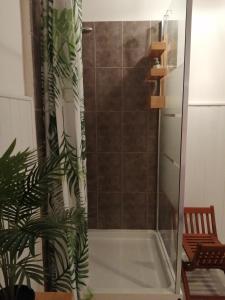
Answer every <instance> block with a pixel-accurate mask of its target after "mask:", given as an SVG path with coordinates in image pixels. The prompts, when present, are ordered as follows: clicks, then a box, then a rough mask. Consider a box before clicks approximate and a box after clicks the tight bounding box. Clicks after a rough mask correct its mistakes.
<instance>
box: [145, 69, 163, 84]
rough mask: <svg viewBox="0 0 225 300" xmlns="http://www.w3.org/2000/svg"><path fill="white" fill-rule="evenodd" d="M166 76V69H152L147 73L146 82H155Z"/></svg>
mask: <svg viewBox="0 0 225 300" xmlns="http://www.w3.org/2000/svg"><path fill="white" fill-rule="evenodd" d="M166 75H167V69H166V68H152V69H151V70H150V72H149V76H148V77H147V78H146V80H145V81H146V82H148V81H150V80H157V79H161V78H163V77H165V76H166Z"/></svg>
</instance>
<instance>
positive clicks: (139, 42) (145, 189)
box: [83, 21, 159, 229]
mask: <svg viewBox="0 0 225 300" xmlns="http://www.w3.org/2000/svg"><path fill="white" fill-rule="evenodd" d="M84 26H87V27H93V29H94V30H93V31H92V32H91V33H88V34H84V36H83V64H84V95H85V109H86V135H87V179H88V206H89V207H88V211H89V212H88V214H89V215H88V218H89V228H107V229H113V228H124V229H146V228H154V227H155V215H156V165H157V134H158V133H157V129H158V111H157V110H149V108H148V105H147V101H146V95H147V89H149V88H150V89H151V88H152V89H153V87H147V86H146V84H144V79H145V76H146V74H147V72H148V70H149V67H150V63H151V62H150V60H149V58H148V57H146V53H147V49H148V47H149V44H150V42H151V41H157V40H158V37H159V22H158V21H154V22H149V21H141V22H96V23H84Z"/></svg>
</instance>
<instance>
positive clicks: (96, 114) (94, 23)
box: [93, 22, 99, 229]
mask: <svg viewBox="0 0 225 300" xmlns="http://www.w3.org/2000/svg"><path fill="white" fill-rule="evenodd" d="M93 27H94V73H95V94H94V97H95V117H96V122H95V133H96V140H95V146H96V176H97V178H96V180H97V199H96V206H97V207H96V219H97V224H96V225H97V229H98V228H99V176H98V113H97V91H96V87H97V84H96V82H97V72H96V70H97V68H96V65H97V62H96V60H97V59H96V56H97V55H96V22H93Z"/></svg>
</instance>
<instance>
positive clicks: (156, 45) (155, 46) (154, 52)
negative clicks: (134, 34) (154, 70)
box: [149, 41, 166, 58]
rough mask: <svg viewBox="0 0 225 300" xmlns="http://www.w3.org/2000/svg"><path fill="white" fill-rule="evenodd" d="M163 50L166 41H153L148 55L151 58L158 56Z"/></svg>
mask: <svg viewBox="0 0 225 300" xmlns="http://www.w3.org/2000/svg"><path fill="white" fill-rule="evenodd" d="M165 50H166V42H163V41H162V42H153V43H152V44H151V46H150V50H149V56H150V57H152V58H154V57H160V56H161V55H162V54H163V52H164V51H165Z"/></svg>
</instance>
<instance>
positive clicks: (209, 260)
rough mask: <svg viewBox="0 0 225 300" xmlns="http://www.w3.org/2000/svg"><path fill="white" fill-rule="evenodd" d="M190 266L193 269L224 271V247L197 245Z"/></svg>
mask: <svg viewBox="0 0 225 300" xmlns="http://www.w3.org/2000/svg"><path fill="white" fill-rule="evenodd" d="M191 264H192V266H193V267H195V268H200V269H221V270H223V271H225V245H222V244H220V245H212V244H208V245H207V244H204V245H198V247H197V251H196V253H195V256H194V258H193V261H192V263H191Z"/></svg>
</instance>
